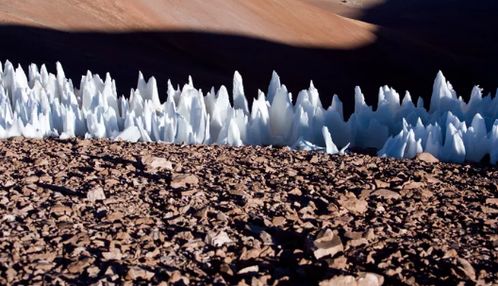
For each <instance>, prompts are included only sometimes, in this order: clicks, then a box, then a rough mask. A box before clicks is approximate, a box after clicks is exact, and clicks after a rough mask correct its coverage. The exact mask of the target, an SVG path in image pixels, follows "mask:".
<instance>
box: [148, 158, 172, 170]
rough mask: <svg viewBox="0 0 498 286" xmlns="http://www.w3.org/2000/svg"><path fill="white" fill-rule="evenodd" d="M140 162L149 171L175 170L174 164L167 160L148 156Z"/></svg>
mask: <svg viewBox="0 0 498 286" xmlns="http://www.w3.org/2000/svg"><path fill="white" fill-rule="evenodd" d="M140 161H141V163H142V164H143V165H144V166H145V167H146V168H147V169H149V170H173V163H171V161H169V160H167V159H166V158H160V157H155V156H150V155H146V156H142V157H141V158H140Z"/></svg>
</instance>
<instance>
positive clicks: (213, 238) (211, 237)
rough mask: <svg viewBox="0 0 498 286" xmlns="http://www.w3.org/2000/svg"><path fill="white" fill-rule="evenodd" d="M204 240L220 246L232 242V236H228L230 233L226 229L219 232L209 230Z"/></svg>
mask: <svg viewBox="0 0 498 286" xmlns="http://www.w3.org/2000/svg"><path fill="white" fill-rule="evenodd" d="M204 241H205V242H206V243H207V244H209V245H212V246H214V247H220V246H223V245H225V244H228V243H231V242H232V240H231V239H230V237H228V234H227V233H226V232H224V231H220V232H218V233H216V232H214V231H211V232H208V234H207V235H206V238H205V240H204Z"/></svg>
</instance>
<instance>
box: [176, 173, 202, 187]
mask: <svg viewBox="0 0 498 286" xmlns="http://www.w3.org/2000/svg"><path fill="white" fill-rule="evenodd" d="M198 183H199V179H198V178H197V176H195V175H185V174H180V175H173V178H172V179H171V184H170V186H171V187H172V188H173V189H178V188H185V187H187V185H190V186H195V185H197V184H198Z"/></svg>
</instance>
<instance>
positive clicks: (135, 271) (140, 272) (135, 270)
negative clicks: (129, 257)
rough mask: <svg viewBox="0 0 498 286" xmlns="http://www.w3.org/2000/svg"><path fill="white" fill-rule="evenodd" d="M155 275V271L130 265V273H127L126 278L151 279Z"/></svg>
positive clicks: (133, 279)
mask: <svg viewBox="0 0 498 286" xmlns="http://www.w3.org/2000/svg"><path fill="white" fill-rule="evenodd" d="M152 277H154V272H150V271H148V270H145V269H143V268H140V267H138V266H133V267H130V269H129V270H128V273H127V274H126V279H128V280H132V281H135V280H138V279H143V280H147V281H149V280H150V279H152Z"/></svg>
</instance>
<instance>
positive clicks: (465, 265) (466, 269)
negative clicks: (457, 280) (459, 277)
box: [457, 257, 476, 281]
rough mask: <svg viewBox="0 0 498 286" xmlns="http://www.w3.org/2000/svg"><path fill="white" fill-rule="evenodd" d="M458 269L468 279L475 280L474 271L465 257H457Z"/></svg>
mask: <svg viewBox="0 0 498 286" xmlns="http://www.w3.org/2000/svg"><path fill="white" fill-rule="evenodd" d="M457 262H458V269H459V270H460V271H461V272H462V273H463V274H464V275H465V276H466V277H467V278H468V279H470V280H472V281H475V280H476V271H475V269H474V267H473V266H472V264H470V262H469V261H467V260H466V259H463V258H460V257H457Z"/></svg>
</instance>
